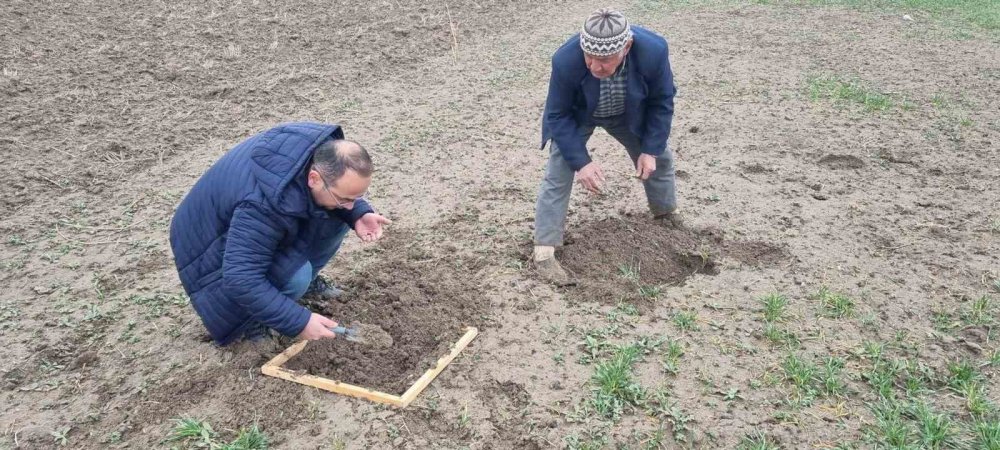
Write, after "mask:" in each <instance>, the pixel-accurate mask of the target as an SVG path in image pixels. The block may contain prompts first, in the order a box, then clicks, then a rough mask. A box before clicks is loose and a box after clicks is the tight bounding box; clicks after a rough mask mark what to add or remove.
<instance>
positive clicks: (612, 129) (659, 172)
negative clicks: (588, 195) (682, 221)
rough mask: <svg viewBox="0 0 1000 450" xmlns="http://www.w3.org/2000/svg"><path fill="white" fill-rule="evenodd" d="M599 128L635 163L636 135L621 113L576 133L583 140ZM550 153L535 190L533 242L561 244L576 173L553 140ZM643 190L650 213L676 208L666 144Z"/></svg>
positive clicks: (669, 210)
mask: <svg viewBox="0 0 1000 450" xmlns="http://www.w3.org/2000/svg"><path fill="white" fill-rule="evenodd" d="M596 127H601V128H604V130H605V131H607V132H608V134H609V135H611V137H613V138H615V140H617V141H618V142H619V143H621V144H622V145H623V146H625V150H626V151H627V152H628V156H629V157H630V158H632V164H635V163H636V161H637V160H638V159H639V155H640V154H641V151H640V147H641V142H640V141H639V137H638V136H636V135H635V134H633V133H632V131H630V130H629V129H628V125H627V124H626V123H625V120H624V117H623V116H615V117H606V118H594V124H591V125H589V126H583V127H580V128H579V129H578V130H577V132H578V133H579V134H580V137H581V138H583V142H584V143H586V142H587V141H588V140H590V136H591V135H592V134H594V128H596ZM549 147H550V148H551V152H550V154H549V163H548V165H547V166H546V167H545V178H544V179H542V185H541V187H540V188H539V189H538V203H537V204H536V206H535V245H549V246H560V245H562V243H563V232H564V229H565V227H566V213H567V211H568V209H569V198H570V194H571V193H572V192H573V178H574V177H575V176H576V172H574V171H573V169H572V168H570V166H569V164H568V163H566V160H565V159H563V157H562V153H560V151H559V147H558V146H556V142H555V141H551V142H550V144H549ZM642 187H643V188H644V189H645V190H646V200H647V201H648V202H649V210H650V212H652V213H653V215H660V214H665V213H669V212H673V211H674V210H675V209H677V192H676V190H675V187H674V156H673V152H672V151H671V150H670V147H669V146H668V147H667V148H666V149H665V150H664V152H663V154H662V155H660V156H657V157H656V170H655V171H654V172H653V175H651V176H650V177H649V178H648V179H646V181H643V182H642Z"/></svg>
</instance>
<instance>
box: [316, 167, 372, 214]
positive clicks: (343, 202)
mask: <svg viewBox="0 0 1000 450" xmlns="http://www.w3.org/2000/svg"><path fill="white" fill-rule="evenodd" d="M319 179H320V180H323V189H325V190H326V193H327V194H330V197H333V201H334V202H336V204H335V205H333V209H337V208H346V207H347V206H353V204H354V202H356V201H358V200H368V194H369V191H367V190H366V191H365V192H364V193H363V194H361V195H359V196H357V197H354V198H352V199H343V198H340V196H339V195H337V194H334V193H333V191H331V190H330V185H329V184H328V183H327V182H326V178H323V176H322V175H321V176H320V177H319Z"/></svg>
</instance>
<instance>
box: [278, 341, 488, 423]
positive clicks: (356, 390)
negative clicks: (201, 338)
mask: <svg viewBox="0 0 1000 450" xmlns="http://www.w3.org/2000/svg"><path fill="white" fill-rule="evenodd" d="M477 335H479V330H478V329H476V328H475V327H468V328H466V329H465V334H464V335H462V338H461V339H459V340H458V342H456V343H455V344H454V345H452V346H451V351H450V352H449V353H448V354H447V355H444V356H442V357H441V358H440V359H438V362H437V365H435V366H434V367H432V368H430V369H428V370H427V371H426V372H424V374H423V375H421V376H420V378H418V379H417V381H416V382H414V383H413V386H410V388H409V389H407V390H406V392H404V393H403V395H393V394H386V393H385V392H379V391H375V390H372V389H367V388H363V387H360V386H355V385H353V384H347V383H342V382H340V381H336V380H331V379H329V378H324V377H319V376H316V375H309V374H307V373H300V372H295V371H292V370H288V369H286V368H284V367H281V366H282V365H284V364H285V363H286V362H288V360H289V359H292V357H294V356H295V355H297V354H299V352H301V351H302V349H304V348H306V345H308V344H309V341H301V342H297V343H295V344H292V346H290V347H288V348H287V349H285V351H283V352H281V353H280V354H278V355H277V356H275V357H274V358H272V359H271V360H270V361H268V362H267V363H266V364H264V366H263V367H261V368H260V371H261V373H263V374H264V375H267V376H271V377H275V378H280V379H282V380H287V381H291V382H294V383H299V384H304V385H306V386H312V387H314V388H317V389H322V390H325V391H330V392H334V393H337V394H341V395H348V396H351V397H358V398H363V399H366V400H370V401H373V402H378V403H385V404H387V405H392V406H395V407H397V408H405V407H407V406H409V405H410V403H412V402H413V400H415V399H416V398H417V396H418V395H420V393H421V392H423V390H424V389H426V388H427V386H428V385H430V384H431V381H434V378H435V377H437V376H438V374H440V373H441V371H443V370H444V369H445V367H448V364H450V363H451V360H453V359H455V357H456V356H458V354H459V353H460V352H461V351H462V350H464V349H465V347H466V346H468V345H469V343H470V342H472V340H473V339H475V338H476V336H477Z"/></svg>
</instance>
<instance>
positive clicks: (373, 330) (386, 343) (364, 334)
mask: <svg viewBox="0 0 1000 450" xmlns="http://www.w3.org/2000/svg"><path fill="white" fill-rule="evenodd" d="M353 328H354V330H356V331H355V333H357V336H358V338H360V339H361V343H363V344H364V345H370V346H372V347H375V348H388V347H392V343H393V341H392V335H391V334H389V333H387V332H386V331H385V330H383V329H382V327H380V326H378V325H370V324H367V323H363V324H360V325H355V326H354V327H353Z"/></svg>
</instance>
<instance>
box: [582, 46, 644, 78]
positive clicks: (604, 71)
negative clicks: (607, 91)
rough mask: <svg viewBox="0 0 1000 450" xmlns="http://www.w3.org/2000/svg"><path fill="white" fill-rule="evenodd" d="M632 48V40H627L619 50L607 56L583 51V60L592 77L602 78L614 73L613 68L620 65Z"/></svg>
mask: <svg viewBox="0 0 1000 450" xmlns="http://www.w3.org/2000/svg"><path fill="white" fill-rule="evenodd" d="M630 48H632V41H631V40H629V41H628V43H627V44H625V48H623V49H622V50H621V51H620V52H618V53H615V54H613V55H608V56H593V55H591V54H589V53H587V52H584V53H583V60H584V62H585V63H586V64H587V69H589V70H590V73H591V74H592V75H594V78H597V79H604V78H607V77H610V76H611V75H614V74H615V69H617V68H618V66H619V65H621V63H622V60H623V59H625V56H626V55H628V51H629V49H630Z"/></svg>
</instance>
